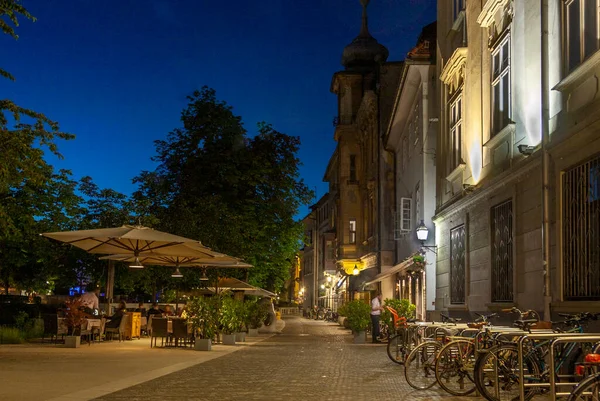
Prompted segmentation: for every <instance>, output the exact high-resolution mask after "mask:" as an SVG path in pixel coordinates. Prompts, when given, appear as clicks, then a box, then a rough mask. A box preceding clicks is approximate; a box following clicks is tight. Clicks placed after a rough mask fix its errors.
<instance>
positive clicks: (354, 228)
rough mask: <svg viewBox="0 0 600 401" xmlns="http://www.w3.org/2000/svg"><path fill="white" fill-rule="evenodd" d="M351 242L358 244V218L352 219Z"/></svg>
mask: <svg viewBox="0 0 600 401" xmlns="http://www.w3.org/2000/svg"><path fill="white" fill-rule="evenodd" d="M349 227H350V233H349V234H350V243H351V244H356V220H354V219H352V220H350V226H349Z"/></svg>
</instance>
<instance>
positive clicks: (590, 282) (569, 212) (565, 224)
mask: <svg viewBox="0 0 600 401" xmlns="http://www.w3.org/2000/svg"><path fill="white" fill-rule="evenodd" d="M562 255H563V294H564V298H565V300H571V301H577V300H600V156H597V157H596V158H594V159H592V160H590V161H588V162H586V163H583V164H580V165H579V166H577V167H574V168H572V169H570V170H568V171H565V172H563V174H562Z"/></svg>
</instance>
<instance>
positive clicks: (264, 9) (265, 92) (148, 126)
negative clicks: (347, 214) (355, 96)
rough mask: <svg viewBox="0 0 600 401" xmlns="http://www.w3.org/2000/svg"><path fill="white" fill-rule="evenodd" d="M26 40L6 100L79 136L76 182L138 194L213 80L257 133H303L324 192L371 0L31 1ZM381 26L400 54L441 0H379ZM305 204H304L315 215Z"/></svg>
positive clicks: (308, 162)
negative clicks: (353, 50) (139, 178)
mask: <svg viewBox="0 0 600 401" xmlns="http://www.w3.org/2000/svg"><path fill="white" fill-rule="evenodd" d="M22 4H23V5H24V6H25V7H26V8H28V10H29V11H30V12H31V13H32V14H33V15H34V16H35V17H37V19H38V20H37V22H35V23H32V22H29V21H26V20H24V19H22V20H21V25H20V27H19V28H18V30H17V33H18V34H19V40H18V41H14V40H13V39H11V38H10V37H9V36H7V35H3V36H2V38H1V40H2V49H3V54H4V55H5V57H3V58H2V62H1V67H2V68H3V69H5V70H7V71H9V72H11V73H12V74H13V75H14V76H15V77H16V79H17V81H16V82H10V81H8V80H5V79H2V80H0V91H1V92H2V96H1V97H2V98H8V99H11V100H14V101H15V102H17V104H19V105H20V106H24V107H28V108H31V109H34V110H36V111H39V112H43V113H45V114H46V115H47V116H48V117H50V118H51V119H53V120H55V121H58V122H59V124H60V127H61V129H62V130H63V131H66V132H70V133H73V134H75V135H76V139H75V140H72V141H68V142H60V143H59V149H60V150H61V152H62V153H63V155H64V156H65V159H64V160H62V161H58V160H55V159H54V158H51V159H50V160H51V162H52V163H53V164H54V165H55V166H56V167H57V168H68V169H71V170H72V171H73V173H74V176H75V178H76V179H79V178H80V177H82V176H86V175H89V176H92V178H93V179H94V181H95V182H96V183H97V184H98V185H99V186H100V187H102V188H105V187H109V188H113V189H115V190H117V191H120V192H123V193H126V194H130V193H131V192H132V191H133V190H134V189H135V187H134V185H133V184H132V183H131V179H132V178H133V177H134V176H136V175H137V174H138V173H139V172H140V171H141V170H153V169H154V167H155V164H154V163H153V162H152V161H150V157H151V156H152V155H154V144H153V141H154V140H156V139H163V138H165V137H166V134H167V133H168V132H169V131H170V130H172V129H173V128H176V127H178V126H179V125H180V121H179V115H180V111H181V110H182V108H183V107H185V105H186V104H187V102H186V96H187V95H189V94H190V93H191V92H192V91H194V90H195V89H199V88H201V87H202V86H203V85H208V86H210V87H212V88H214V89H215V90H216V91H217V97H218V98H219V99H221V100H225V101H226V102H227V103H229V104H230V105H231V106H233V109H234V112H235V114H237V115H240V116H242V118H243V121H244V122H245V127H246V129H247V130H248V132H249V134H250V135H252V134H254V133H255V132H256V129H255V127H256V123H257V122H258V121H266V122H269V123H271V124H273V126H274V128H275V129H277V130H278V131H281V132H285V133H287V134H290V135H295V136H299V137H300V138H301V141H302V148H301V151H300V154H299V157H300V159H301V160H302V163H303V166H302V168H301V174H302V177H303V178H304V180H305V181H306V183H307V184H308V185H309V186H310V187H311V188H313V189H316V190H317V195H318V196H319V197H320V196H321V195H323V194H324V193H325V192H326V191H327V186H326V184H325V183H323V182H322V178H323V174H324V172H325V167H326V166H327V162H328V160H329V157H330V156H331V154H332V152H333V150H334V149H335V142H334V140H333V125H332V120H333V117H334V116H335V115H336V104H337V103H336V99H335V96H334V95H333V94H331V93H330V92H329V86H330V83H331V77H332V75H333V73H334V72H336V71H338V70H341V69H342V66H341V64H340V58H341V54H342V50H343V48H344V46H346V45H347V44H348V43H350V42H351V41H352V39H353V38H354V37H356V35H357V34H358V32H359V30H360V23H361V19H360V16H361V6H360V2H359V0H316V1H312V2H311V1H298V0H260V1H248V0H230V1H206V0H70V1H64V0H60V1H48V0H22ZM368 10H369V28H370V31H371V34H372V35H373V36H374V37H375V38H376V39H377V40H378V41H379V42H380V43H382V44H384V45H385V46H386V47H387V48H388V49H389V51H390V57H389V59H388V60H401V59H403V58H404V56H405V55H406V53H407V51H408V50H410V49H411V48H412V47H413V46H414V44H415V43H416V40H417V37H418V35H419V32H420V31H421V28H422V27H423V26H424V25H426V24H428V23H430V22H432V21H434V20H435V13H436V0H372V1H371V4H370V5H369V8H368ZM305 213H306V209H303V210H301V211H300V213H299V217H302V216H303V215H304V214H305Z"/></svg>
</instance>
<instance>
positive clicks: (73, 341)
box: [65, 336, 81, 348]
mask: <svg viewBox="0 0 600 401" xmlns="http://www.w3.org/2000/svg"><path fill="white" fill-rule="evenodd" d="M80 345H81V337H80V336H65V347H67V348H79V346H80Z"/></svg>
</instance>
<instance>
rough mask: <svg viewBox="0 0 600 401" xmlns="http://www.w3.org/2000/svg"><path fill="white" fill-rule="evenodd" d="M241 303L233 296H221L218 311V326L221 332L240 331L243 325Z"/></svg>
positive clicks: (232, 332)
mask: <svg viewBox="0 0 600 401" xmlns="http://www.w3.org/2000/svg"><path fill="white" fill-rule="evenodd" d="M243 315H244V312H243V305H242V302H241V301H238V300H236V299H233V298H223V302H222V303H221V310H220V313H219V327H220V329H221V331H222V332H223V334H234V333H239V332H240V331H242V328H243V326H244V320H243Z"/></svg>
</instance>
